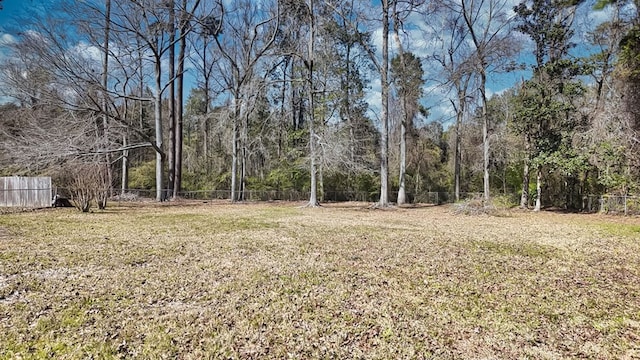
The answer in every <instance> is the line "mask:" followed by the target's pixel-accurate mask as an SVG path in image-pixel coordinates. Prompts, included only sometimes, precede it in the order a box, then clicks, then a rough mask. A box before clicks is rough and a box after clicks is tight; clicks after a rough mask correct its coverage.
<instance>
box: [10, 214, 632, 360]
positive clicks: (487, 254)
mask: <svg viewBox="0 0 640 360" xmlns="http://www.w3.org/2000/svg"><path fill="white" fill-rule="evenodd" d="M449 210H450V208H448V207H423V208H400V209H394V210H389V211H381V210H371V209H368V208H367V206H366V204H360V205H358V204H351V205H333V206H325V207H322V208H318V209H302V208H300V207H297V206H296V205H291V204H280V205H278V204H249V205H230V204H224V203H216V204H211V203H210V204H199V205H196V204H194V205H188V204H185V205H183V206H166V205H162V206H161V205H149V204H146V205H144V204H135V205H128V206H122V207H114V208H111V209H109V210H107V211H104V212H95V213H92V214H81V213H78V212H76V211H74V210H71V209H52V210H46V211H38V212H29V213H19V214H4V215H1V216H0V358H6V359H12V358H23V359H28V358H52V357H53V358H68V359H81V358H83V359H84V358H101V359H109V358H145V359H146V358H180V359H202V358H213V359H229V358H231V359H249V358H251V359H265V358H266V359H268V358H271V359H285V358H291V359H314V358H333V359H354V358H362V359H414V358H415V359H422V358H436V359H454V358H455V359H462V358H464V359H498V358H499V359H517V358H521V359H527V358H529V359H563V358H593V359H621V358H622V359H623V358H628V359H631V358H638V357H640V277H639V275H640V274H639V273H640V249H639V247H640V242H639V240H640V226H638V225H635V224H637V221H638V219H637V218H611V217H602V216H594V215H569V214H554V213H541V214H532V213H513V214H510V215H509V216H505V217H489V216H454V215H453V214H451V213H449Z"/></svg>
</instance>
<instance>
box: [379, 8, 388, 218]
mask: <svg viewBox="0 0 640 360" xmlns="http://www.w3.org/2000/svg"><path fill="white" fill-rule="evenodd" d="M380 82H381V86H382V89H381V90H382V109H380V118H381V121H382V124H381V125H382V126H381V127H380V131H381V136H380V201H379V202H378V206H379V207H388V206H389V188H388V187H389V0H382V66H381V69H380Z"/></svg>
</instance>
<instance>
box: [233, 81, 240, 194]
mask: <svg viewBox="0 0 640 360" xmlns="http://www.w3.org/2000/svg"><path fill="white" fill-rule="evenodd" d="M233 102H234V104H233V106H234V108H233V109H234V110H233V126H232V127H233V129H232V130H231V131H232V135H231V136H232V139H231V142H232V144H231V201H233V202H235V201H237V200H238V199H237V196H236V188H237V178H238V177H237V175H238V119H239V118H240V104H239V100H238V93H237V92H236V94H234V99H233Z"/></svg>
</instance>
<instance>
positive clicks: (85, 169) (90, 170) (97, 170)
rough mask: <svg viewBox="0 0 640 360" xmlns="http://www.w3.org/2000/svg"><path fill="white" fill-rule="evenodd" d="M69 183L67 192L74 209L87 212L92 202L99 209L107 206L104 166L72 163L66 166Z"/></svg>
mask: <svg viewBox="0 0 640 360" xmlns="http://www.w3.org/2000/svg"><path fill="white" fill-rule="evenodd" d="M67 167H68V169H69V174H70V176H71V181H70V184H69V191H70V193H71V200H73V203H74V205H75V207H76V208H77V209H78V210H80V211H82V212H88V211H89V210H90V209H91V205H92V202H93V200H95V201H96V203H97V205H98V208H99V209H104V208H105V207H106V204H107V197H108V185H107V180H106V179H107V171H106V169H105V166H104V164H94V163H72V164H69V165H68V166H67Z"/></svg>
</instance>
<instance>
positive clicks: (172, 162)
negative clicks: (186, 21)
mask: <svg viewBox="0 0 640 360" xmlns="http://www.w3.org/2000/svg"><path fill="white" fill-rule="evenodd" d="M168 6H169V61H168V65H169V110H168V111H169V181H168V183H167V189H168V191H169V193H170V194H171V195H173V188H174V186H175V175H176V107H175V104H176V88H175V74H176V71H175V66H176V46H175V44H174V42H175V40H176V28H175V10H174V9H175V3H174V1H173V0H170V1H169V3H168ZM167 195H168V194H167Z"/></svg>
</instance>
